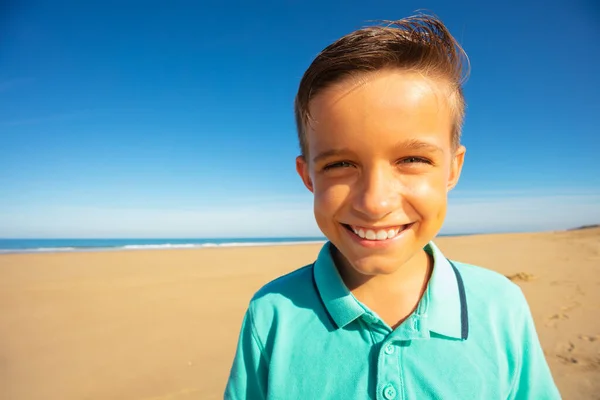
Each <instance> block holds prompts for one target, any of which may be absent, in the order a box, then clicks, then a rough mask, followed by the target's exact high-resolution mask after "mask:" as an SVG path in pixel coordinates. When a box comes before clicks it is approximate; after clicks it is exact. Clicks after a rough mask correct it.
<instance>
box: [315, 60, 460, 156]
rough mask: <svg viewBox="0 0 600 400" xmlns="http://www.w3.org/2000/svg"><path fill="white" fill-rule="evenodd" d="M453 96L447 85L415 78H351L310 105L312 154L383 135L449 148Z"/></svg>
mask: <svg viewBox="0 0 600 400" xmlns="http://www.w3.org/2000/svg"><path fill="white" fill-rule="evenodd" d="M449 92H450V91H449V87H448V85H447V84H446V83H445V82H444V81H442V80H436V79H432V78H428V77H425V76H423V75H422V74H419V73H414V72H405V71H397V70H391V71H379V72H377V73H372V74H361V75H358V76H355V77H351V78H347V79H345V80H343V81H341V82H339V83H337V84H334V85H332V86H330V87H328V88H326V89H324V90H323V91H322V92H321V93H319V94H318V95H317V96H315V98H314V99H313V100H312V101H311V103H310V105H309V109H310V115H311V118H310V121H309V124H308V126H307V128H308V129H307V134H308V144H309V148H312V147H315V146H318V147H320V146H324V145H328V144H332V143H336V144H337V142H339V141H343V142H344V144H345V145H351V144H352V142H353V141H354V142H356V141H359V142H365V143H366V142H373V141H374V140H375V141H377V140H379V139H382V135H383V136H389V138H390V139H393V137H397V139H400V140H401V139H407V138H411V139H430V140H436V141H437V142H438V143H436V144H438V145H445V144H448V145H449V144H450V132H451V129H452V112H451V107H450V102H449ZM383 139H384V138H383ZM359 144H360V143H359Z"/></svg>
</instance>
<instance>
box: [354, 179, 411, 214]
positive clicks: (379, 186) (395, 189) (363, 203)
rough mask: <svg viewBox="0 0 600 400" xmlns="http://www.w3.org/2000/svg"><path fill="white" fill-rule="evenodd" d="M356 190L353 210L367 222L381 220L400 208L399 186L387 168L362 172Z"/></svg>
mask: <svg viewBox="0 0 600 400" xmlns="http://www.w3.org/2000/svg"><path fill="white" fill-rule="evenodd" d="M356 189H357V190H356V194H355V197H354V209H355V210H356V211H357V212H359V213H361V214H362V216H363V218H366V219H368V220H375V221H377V220H381V219H383V218H384V217H385V216H386V215H388V214H390V213H391V212H393V211H394V210H396V209H397V208H398V207H399V206H400V204H399V203H400V200H401V191H402V190H401V184H400V182H399V180H398V177H395V176H394V171H391V170H389V168H385V167H377V168H372V169H370V170H364V173H363V174H361V178H360V181H359V182H358V185H357V188H356Z"/></svg>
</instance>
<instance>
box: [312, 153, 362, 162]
mask: <svg viewBox="0 0 600 400" xmlns="http://www.w3.org/2000/svg"><path fill="white" fill-rule="evenodd" d="M347 154H353V153H352V151H350V150H349V149H331V150H326V151H324V152H322V153H319V154H317V155H316V156H315V157H314V158H313V163H314V164H317V163H318V162H319V161H321V160H324V159H326V158H329V157H333V156H341V155H347Z"/></svg>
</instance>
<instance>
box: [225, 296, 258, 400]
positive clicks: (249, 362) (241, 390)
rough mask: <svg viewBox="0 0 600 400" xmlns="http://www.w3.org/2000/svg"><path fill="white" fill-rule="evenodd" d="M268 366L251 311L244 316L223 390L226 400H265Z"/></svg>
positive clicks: (249, 309)
mask: <svg viewBox="0 0 600 400" xmlns="http://www.w3.org/2000/svg"><path fill="white" fill-rule="evenodd" d="M267 377H268V364H267V360H266V357H265V355H264V349H263V346H262V344H261V343H260V341H259V339H258V337H257V336H256V330H255V327H254V325H253V318H252V310H251V308H250V307H249V308H248V311H246V314H245V315H244V320H243V322H242V328H241V332H240V335H239V340H238V344H237V349H236V353H235V357H234V360H233V365H232V367H231V371H230V374H229V380H228V381H227V386H226V388H225V399H226V400H242V399H252V400H254V399H257V400H259V399H266V397H267Z"/></svg>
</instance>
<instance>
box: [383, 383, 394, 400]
mask: <svg viewBox="0 0 600 400" xmlns="http://www.w3.org/2000/svg"><path fill="white" fill-rule="evenodd" d="M383 396H384V397H385V398H386V399H388V400H392V399H395V398H396V389H394V387H393V386H392V385H387V386H386V387H385V389H383Z"/></svg>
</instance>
